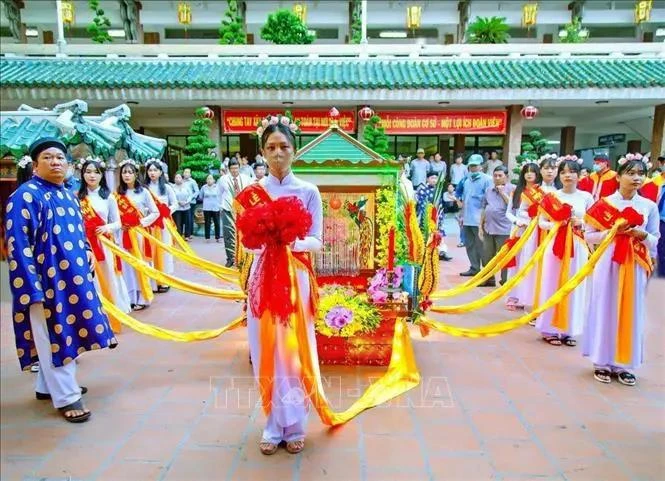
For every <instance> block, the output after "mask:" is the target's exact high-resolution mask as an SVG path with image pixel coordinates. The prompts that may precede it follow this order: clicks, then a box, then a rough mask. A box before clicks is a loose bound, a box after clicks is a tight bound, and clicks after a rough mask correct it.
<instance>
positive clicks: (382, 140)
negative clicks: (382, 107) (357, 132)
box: [363, 115, 388, 158]
mask: <svg viewBox="0 0 665 481" xmlns="http://www.w3.org/2000/svg"><path fill="white" fill-rule="evenodd" d="M380 123H381V117H379V116H378V115H373V116H372V118H371V119H369V122H368V123H367V125H366V126H365V131H364V132H363V144H365V145H366V146H367V147H369V148H370V149H372V150H373V151H374V152H376V153H377V154H380V155H381V156H382V157H384V158H386V157H387V156H388V136H387V135H386V133H385V130H384V128H383V127H379V124H380Z"/></svg>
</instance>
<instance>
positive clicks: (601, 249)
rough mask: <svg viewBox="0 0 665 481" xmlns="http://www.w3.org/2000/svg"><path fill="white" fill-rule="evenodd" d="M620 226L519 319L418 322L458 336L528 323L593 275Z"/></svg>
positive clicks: (502, 330) (493, 332)
mask: <svg viewBox="0 0 665 481" xmlns="http://www.w3.org/2000/svg"><path fill="white" fill-rule="evenodd" d="M618 228H619V226H618V225H616V226H614V227H613V228H612V230H610V232H609V233H608V235H607V237H605V239H603V241H602V242H601V243H600V244H599V245H598V248H597V249H596V250H595V251H594V252H593V254H591V256H590V257H589V260H588V261H587V263H586V264H584V266H582V268H581V269H580V270H579V271H578V272H577V273H576V274H575V275H574V276H573V277H571V278H570V279H569V280H568V281H567V282H566V283H565V284H564V285H563V286H561V287H560V288H559V290H558V291H557V292H555V293H554V294H553V295H552V297H550V298H549V299H547V300H546V301H545V302H544V303H542V304H541V305H540V306H538V308H536V309H534V310H533V311H531V312H528V313H526V314H524V315H523V316H521V317H519V318H517V319H511V320H509V321H503V322H499V323H495V324H490V325H486V326H480V327H471V328H468V327H458V326H452V325H450V324H446V323H443V322H439V321H435V320H433V319H430V318H428V317H426V316H423V317H421V318H420V319H419V321H418V322H419V323H422V324H424V325H425V326H427V327H429V328H432V329H436V330H437V331H440V332H443V333H445V334H450V335H452V336H457V337H490V336H497V335H499V334H503V333H506V332H508V331H511V330H513V329H516V328H518V327H520V326H522V325H524V324H526V323H527V322H529V321H530V320H531V319H533V318H534V317H537V316H539V315H541V314H542V313H543V312H545V311H546V310H547V309H550V308H551V307H553V306H555V305H556V304H557V303H559V302H561V300H562V299H563V298H565V297H566V296H568V295H569V294H570V293H571V292H572V291H573V290H574V289H575V288H576V287H577V286H578V285H579V284H580V283H581V282H582V281H583V280H584V279H586V278H587V277H588V276H589V275H591V273H592V272H593V269H594V267H596V264H598V261H599V260H600V258H601V257H602V255H603V254H604V253H605V251H607V249H608V248H609V247H610V245H611V244H612V242H613V241H614V237H615V236H616V233H617V229H618ZM553 230H555V229H553ZM550 234H551V232H550ZM548 237H549V236H548ZM542 245H544V244H542ZM542 245H541V246H542ZM539 249H540V248H539Z"/></svg>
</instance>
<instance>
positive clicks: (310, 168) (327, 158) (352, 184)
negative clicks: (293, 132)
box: [293, 125, 399, 279]
mask: <svg viewBox="0 0 665 481" xmlns="http://www.w3.org/2000/svg"><path fill="white" fill-rule="evenodd" d="M293 170H294V171H295V173H296V174H297V175H298V176H299V177H300V178H302V179H304V180H307V181H309V182H312V183H314V184H316V185H317V186H318V187H319V191H320V192H321V198H322V201H323V215H324V220H323V249H322V251H321V253H319V254H317V256H316V258H315V269H316V272H317V274H318V275H319V276H320V277H321V278H324V279H325V278H328V277H333V278H344V277H349V278H354V277H358V276H362V277H368V276H371V275H373V274H374V272H375V271H376V269H377V267H378V266H377V265H376V263H375V254H376V240H377V232H378V231H377V229H376V210H377V199H376V193H377V190H378V189H379V188H381V187H385V186H395V185H396V184H397V179H398V174H399V164H398V163H396V162H394V161H390V160H385V159H383V158H382V157H381V156H380V155H379V154H377V153H376V152H374V151H372V150H371V149H369V148H367V147H365V146H364V145H363V144H361V143H360V142H358V141H357V140H356V139H354V138H353V137H351V136H350V135H348V134H346V133H345V132H343V131H342V130H341V129H340V128H339V127H337V126H336V125H333V126H331V127H330V128H329V129H328V130H326V131H325V132H324V133H322V134H321V135H320V136H319V137H317V138H316V139H314V140H313V141H312V142H310V143H309V144H307V145H306V146H305V147H303V148H302V149H301V150H300V151H299V152H298V153H297V155H296V158H295V161H294V164H293Z"/></svg>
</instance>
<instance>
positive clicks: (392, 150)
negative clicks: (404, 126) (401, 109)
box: [388, 135, 400, 158]
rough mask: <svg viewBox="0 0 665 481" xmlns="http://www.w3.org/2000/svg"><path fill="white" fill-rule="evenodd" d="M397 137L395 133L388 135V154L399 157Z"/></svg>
mask: <svg viewBox="0 0 665 481" xmlns="http://www.w3.org/2000/svg"><path fill="white" fill-rule="evenodd" d="M395 139H396V137H395V136H394V135H389V136H388V154H390V155H392V156H394V157H395V158H397V156H398V155H399V154H400V152H397V141H396V140H395Z"/></svg>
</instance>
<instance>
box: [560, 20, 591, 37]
mask: <svg viewBox="0 0 665 481" xmlns="http://www.w3.org/2000/svg"><path fill="white" fill-rule="evenodd" d="M563 31H564V32H565V35H564V36H559V41H560V42H561V43H584V42H586V41H587V39H588V38H589V31H588V30H587V29H586V28H584V27H582V20H581V19H580V18H579V17H575V18H574V19H573V21H572V22H570V23H568V24H566V26H565V27H564V28H563ZM582 31H584V34H582Z"/></svg>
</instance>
